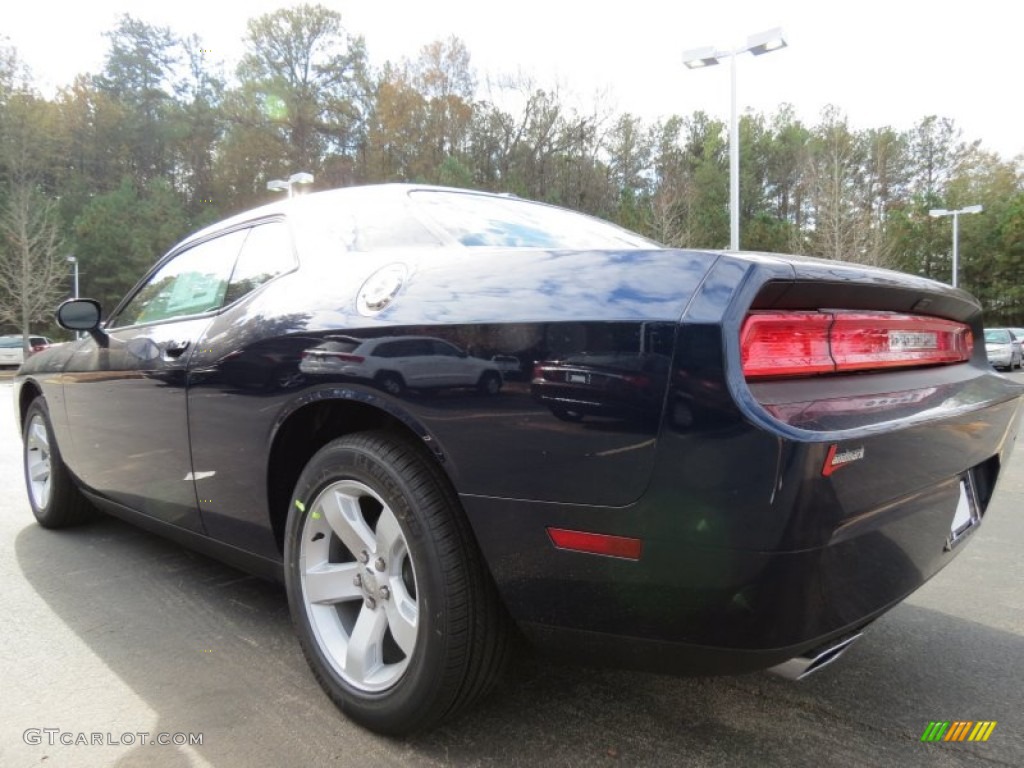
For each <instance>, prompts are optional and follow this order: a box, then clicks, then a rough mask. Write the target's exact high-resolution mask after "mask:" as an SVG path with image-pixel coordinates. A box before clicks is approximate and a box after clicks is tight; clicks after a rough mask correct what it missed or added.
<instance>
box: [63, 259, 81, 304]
mask: <svg viewBox="0 0 1024 768" xmlns="http://www.w3.org/2000/svg"><path fill="white" fill-rule="evenodd" d="M65 258H66V261H69V262H71V264H72V265H73V266H74V269H75V292H74V295H73V296H72V297H71V298H73V299H77V298H78V259H77V258H76V257H74V256H67V257H65Z"/></svg>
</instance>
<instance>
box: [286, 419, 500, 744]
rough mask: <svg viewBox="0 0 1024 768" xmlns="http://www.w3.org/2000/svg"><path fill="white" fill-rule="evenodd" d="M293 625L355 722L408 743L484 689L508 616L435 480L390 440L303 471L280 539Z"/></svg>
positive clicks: (325, 455)
mask: <svg viewBox="0 0 1024 768" xmlns="http://www.w3.org/2000/svg"><path fill="white" fill-rule="evenodd" d="M285 564H286V571H285V578H286V584H287V590H288V599H289V604H290V606H291V613H292V618H293V621H294V623H295V626H296V630H297V633H298V636H299V640H300V642H301V644H302V649H303V652H304V653H305V655H306V659H307V660H308V661H309V664H310V666H311V668H312V670H313V673H314V675H315V676H316V678H317V680H318V681H319V682H320V684H321V685H322V686H323V688H324V690H325V691H326V692H327V694H328V695H329V696H330V697H331V699H332V700H333V701H334V702H335V703H336V704H337V705H338V707H339V708H340V709H341V710H342V711H343V712H344V713H345V714H346V715H348V716H349V717H350V718H352V719H353V720H355V721H356V722H358V723H360V724H362V725H364V726H366V727H367V728H370V729H372V730H375V731H378V732H381V733H388V734H404V733H408V732H410V731H414V730H419V729H423V728H427V727H429V726H431V725H434V724H436V723H437V722H439V721H441V720H443V719H445V718H447V717H450V716H452V715H453V714H455V713H456V712H458V711H459V710H461V709H463V708H464V707H465V706H467V705H468V704H470V703H471V702H472V701H474V700H475V699H477V698H478V697H479V696H480V695H481V694H483V693H484V692H485V691H486V690H488V689H489V688H490V686H491V684H492V683H493V682H494V680H495V679H496V677H497V675H498V673H499V671H500V668H501V666H502V664H503V659H504V656H505V648H506V645H507V642H506V641H507V632H506V630H505V626H504V622H505V618H504V613H503V609H502V607H501V606H500V604H499V603H498V600H497V595H496V593H495V589H494V586H493V584H492V583H491V581H490V577H489V575H488V574H487V573H486V571H485V569H484V567H483V565H482V563H481V560H480V556H479V553H478V552H477V549H476V544H475V542H474V541H473V539H472V536H471V534H470V531H469V527H468V524H467V523H466V521H465V519H464V517H463V514H462V511H461V509H459V505H458V501H457V499H456V497H455V495H454V493H453V492H452V491H451V490H450V488H449V487H448V485H447V482H446V480H445V479H444V478H443V476H442V475H441V474H440V470H439V469H438V468H437V467H436V465H434V464H433V462H432V461H431V460H430V458H429V457H428V456H425V455H424V454H423V453H422V451H421V450H420V449H419V448H418V447H417V446H415V445H413V444H412V443H410V442H406V441H405V440H403V439H402V438H400V437H396V436H392V435H390V434H389V433H385V432H367V433H361V434H356V435H351V436H347V437H343V438H339V439H337V440H334V441H332V442H330V443H328V444H327V445H326V446H324V447H323V448H322V449H320V450H319V451H318V452H317V453H316V454H315V455H314V456H313V458H312V459H311V460H310V462H309V464H307V465H306V468H305V470H304V471H303V473H302V475H301V477H300V478H299V481H298V484H297V485H296V489H295V493H294V495H293V498H292V507H291V510H290V512H289V516H288V523H287V530H286V534H285Z"/></svg>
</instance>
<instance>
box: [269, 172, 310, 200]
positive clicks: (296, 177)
mask: <svg viewBox="0 0 1024 768" xmlns="http://www.w3.org/2000/svg"><path fill="white" fill-rule="evenodd" d="M312 183H313V174H312V173H305V172H299V173H293V174H292V175H291V176H289V177H288V180H287V181H285V180H284V179H273V180H272V181H268V182H267V189H269V190H270V191H271V192H287V193H288V197H291V196H292V195H294V194H295V192H294V190H293V189H292V187H293V186H295V185H296V184H312Z"/></svg>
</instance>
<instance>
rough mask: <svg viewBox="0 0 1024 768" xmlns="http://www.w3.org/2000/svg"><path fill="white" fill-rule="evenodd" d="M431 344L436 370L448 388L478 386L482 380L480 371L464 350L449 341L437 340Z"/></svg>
mask: <svg viewBox="0 0 1024 768" xmlns="http://www.w3.org/2000/svg"><path fill="white" fill-rule="evenodd" d="M431 344H432V346H433V350H434V356H435V363H434V367H435V370H436V371H437V375H438V377H440V378H441V379H442V382H443V383H444V384H445V385H446V386H449V387H466V386H472V385H473V384H476V382H477V379H479V378H480V371H479V370H478V368H477V366H476V364H475V363H474V362H473V361H472V360H471V359H470V358H469V357H468V356H467V355H466V354H465V353H464V352H463V351H462V350H460V349H458V348H457V347H454V346H452V345H451V344H449V343H448V342H447V341H440V340H437V339H435V340H434V341H433V342H431Z"/></svg>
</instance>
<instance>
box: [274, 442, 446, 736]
mask: <svg viewBox="0 0 1024 768" xmlns="http://www.w3.org/2000/svg"><path fill="white" fill-rule="evenodd" d="M343 479H351V480H356V481H358V482H361V483H363V484H365V485H367V486H368V487H370V488H371V489H373V491H374V492H375V493H377V494H378V495H379V496H380V497H381V498H382V499H383V500H384V502H385V503H386V504H387V505H388V506H389V507H390V508H391V510H392V512H393V513H394V515H395V517H396V518H397V520H398V523H399V526H400V527H401V529H402V533H403V534H404V536H405V539H406V543H407V545H408V548H409V554H410V556H411V558H412V562H413V568H414V571H415V576H416V587H417V603H418V614H419V627H418V634H417V639H416V648H415V650H414V651H413V654H412V657H411V658H410V659H409V665H408V667H407V668H406V670H405V672H404V673H403V675H402V677H401V679H400V680H399V681H398V682H397V683H395V684H394V685H393V686H391V687H390V688H388V689H386V690H384V691H380V692H367V691H362V690H360V689H358V688H355V687H354V686H352V685H351V684H350V683H349V682H347V681H346V680H345V679H344V678H342V677H341V675H340V674H338V672H337V671H336V670H335V669H334V667H333V666H332V664H331V662H330V661H329V660H328V658H327V656H326V655H325V654H324V652H323V650H322V649H321V648H320V645H319V643H318V641H317V640H316V635H315V633H314V632H313V629H312V627H311V625H310V620H309V616H308V614H307V612H306V607H305V599H304V597H303V594H302V583H301V578H300V574H299V554H300V546H299V545H300V541H301V539H300V537H301V535H302V532H303V531H304V529H305V523H306V521H307V519H308V515H309V512H310V510H311V509H312V505H313V502H314V501H315V500H316V498H317V496H318V495H319V494H320V493H321V491H323V490H324V489H325V488H326V487H327V486H329V485H330V484H331V483H333V482H335V481H338V480H343ZM414 499H415V496H414V494H413V493H412V489H410V488H409V487H408V485H407V482H406V481H405V480H404V479H403V478H402V477H401V476H400V475H399V474H398V473H397V472H395V471H394V470H393V469H392V468H391V467H389V466H388V465H387V464H386V463H385V462H383V461H381V460H380V459H379V458H378V457H376V456H375V455H374V454H373V452H372V451H370V450H367V448H366V447H365V446H359V445H357V444H354V443H353V442H352V441H349V440H345V439H342V440H336V441H334V442H332V443H329V444H328V445H327V446H325V447H324V448H322V449H321V450H320V451H319V452H318V453H317V454H316V455H315V456H314V457H313V459H311V460H310V463H309V464H308V465H307V466H306V468H305V470H304V471H303V472H302V475H301V476H300V477H299V480H298V483H297V484H296V488H295V492H294V493H293V495H292V499H291V508H290V509H289V513H288V521H287V526H286V530H285V552H284V554H285V585H286V589H287V593H288V603H289V607H290V610H291V615H292V620H293V622H294V624H295V627H296V631H297V633H298V635H299V640H300V643H301V645H302V649H303V651H304V653H305V654H306V657H307V659H308V661H309V663H310V665H311V667H312V668H313V671H314V673H315V675H316V676H317V678H318V679H319V680H320V682H321V684H322V685H324V687H325V688H326V689H327V690H328V693H329V694H330V695H331V698H332V699H333V700H334V701H335V703H336V704H337V705H338V706H339V708H340V709H341V710H342V711H343V712H345V714H346V715H348V716H349V717H351V718H352V719H354V720H356V721H357V722H360V723H361V724H363V725H366V726H367V727H370V728H372V729H374V730H377V731H381V732H389V731H390V732H405V731H407V730H408V727H407V726H408V723H409V722H411V721H415V720H416V719H423V718H424V716H425V715H427V714H432V713H433V711H436V709H437V708H439V707H441V708H444V709H447V707H448V703H447V702H443V701H435V700H433V698H434V696H435V694H436V693H437V692H438V690H439V689H440V688H441V686H440V685H439V681H440V678H441V677H442V676H443V673H444V665H445V658H446V645H447V637H448V634H449V633H448V628H447V625H448V622H449V616H448V610H447V608H446V606H445V600H444V595H445V589H446V578H445V574H444V573H443V572H442V570H441V568H440V567H439V566H438V564H439V563H440V562H442V557H441V553H440V552H438V551H437V547H436V544H435V542H434V539H433V538H432V537H431V536H430V535H428V534H429V531H427V530H425V527H426V525H428V524H429V523H428V522H426V523H425V522H424V521H423V520H421V517H422V515H421V514H420V512H419V510H417V509H416V508H415V501H414ZM296 502H299V503H300V504H301V505H302V507H301V508H300V507H299V505H298V504H296Z"/></svg>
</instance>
